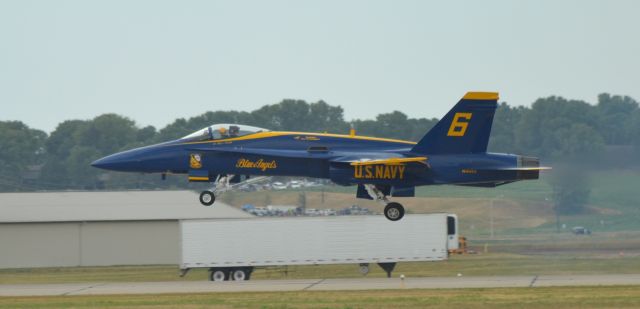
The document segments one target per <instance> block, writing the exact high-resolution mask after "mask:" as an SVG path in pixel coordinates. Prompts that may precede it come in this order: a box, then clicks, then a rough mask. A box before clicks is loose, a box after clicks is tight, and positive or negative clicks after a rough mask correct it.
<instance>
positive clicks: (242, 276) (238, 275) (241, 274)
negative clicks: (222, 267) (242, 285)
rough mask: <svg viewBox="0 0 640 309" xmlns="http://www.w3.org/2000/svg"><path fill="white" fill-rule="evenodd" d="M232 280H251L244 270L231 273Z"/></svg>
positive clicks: (240, 269)
mask: <svg viewBox="0 0 640 309" xmlns="http://www.w3.org/2000/svg"><path fill="white" fill-rule="evenodd" d="M231 279H233V281H245V280H249V274H248V272H247V270H246V269H244V268H239V269H235V270H233V271H232V272H231Z"/></svg>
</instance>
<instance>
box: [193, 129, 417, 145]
mask: <svg viewBox="0 0 640 309" xmlns="http://www.w3.org/2000/svg"><path fill="white" fill-rule="evenodd" d="M287 135H291V136H300V135H305V136H319V137H335V138H344V139H353V140H365V141H377V142H388V143H401V144H407V145H415V144H416V143H415V142H410V141H404V140H399V139H391V138H381V137H369V136H357V135H355V136H351V135H345V134H331V133H309V132H287V131H269V132H258V133H254V134H249V135H245V136H239V137H232V138H226V139H217V140H208V141H200V142H187V143H184V144H185V145H190V144H205V143H227V142H235V141H247V140H254V139H262V138H270V137H277V136H287Z"/></svg>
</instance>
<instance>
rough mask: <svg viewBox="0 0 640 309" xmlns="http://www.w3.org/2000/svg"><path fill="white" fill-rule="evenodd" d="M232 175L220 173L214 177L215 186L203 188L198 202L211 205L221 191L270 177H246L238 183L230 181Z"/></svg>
mask: <svg viewBox="0 0 640 309" xmlns="http://www.w3.org/2000/svg"><path fill="white" fill-rule="evenodd" d="M233 177H234V175H220V176H218V178H216V181H215V186H214V187H213V188H211V189H210V190H205V191H202V192H201V193H200V204H202V205H204V206H211V205H213V203H215V201H216V197H218V196H220V195H221V194H222V193H224V192H226V191H231V190H233V189H234V188H235V187H237V186H242V185H245V184H252V183H256V182H261V181H265V180H267V179H269V178H271V177H269V176H261V177H254V178H248V179H246V180H245V181H242V182H238V183H233V184H232V183H231V179H233Z"/></svg>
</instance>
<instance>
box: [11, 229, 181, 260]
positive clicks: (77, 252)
mask: <svg viewBox="0 0 640 309" xmlns="http://www.w3.org/2000/svg"><path fill="white" fill-rule="evenodd" d="M179 236H180V235H179V225H178V221H131V222H122V221H120V222H117V221H114V222H56V223H11V224H0V268H29V267H64V266H109V265H154V264H156V265H159V264H178V263H179V254H180V250H179Z"/></svg>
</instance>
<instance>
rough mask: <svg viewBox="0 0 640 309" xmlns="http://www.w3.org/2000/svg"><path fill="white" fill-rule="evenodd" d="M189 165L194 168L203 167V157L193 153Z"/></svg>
mask: <svg viewBox="0 0 640 309" xmlns="http://www.w3.org/2000/svg"><path fill="white" fill-rule="evenodd" d="M189 167H191V168H193V169H198V168H201V167H202V157H201V156H200V154H197V153H192V154H191V158H190V159H189Z"/></svg>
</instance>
